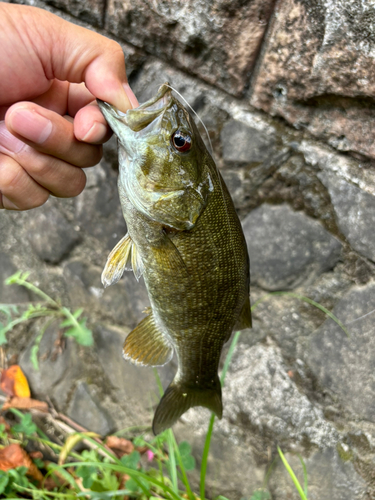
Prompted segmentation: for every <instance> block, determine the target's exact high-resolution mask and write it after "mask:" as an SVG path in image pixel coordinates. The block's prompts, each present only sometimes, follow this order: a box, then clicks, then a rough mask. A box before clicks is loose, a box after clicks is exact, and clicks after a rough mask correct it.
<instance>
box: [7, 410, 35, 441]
mask: <svg viewBox="0 0 375 500" xmlns="http://www.w3.org/2000/svg"><path fill="white" fill-rule="evenodd" d="M12 431H14V432H19V433H22V434H25V435H26V436H32V435H33V434H34V433H35V432H36V425H35V424H34V422H33V420H32V417H31V414H30V413H26V414H25V415H22V417H21V421H20V423H19V424H16V425H14V426H13V427H12Z"/></svg>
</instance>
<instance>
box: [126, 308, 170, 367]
mask: <svg viewBox="0 0 375 500" xmlns="http://www.w3.org/2000/svg"><path fill="white" fill-rule="evenodd" d="M123 355H124V358H125V359H127V360H129V361H131V362H132V363H134V364H136V365H144V366H161V365H165V364H166V363H168V361H170V360H171V359H172V356H173V348H172V346H171V344H170V343H169V341H168V340H167V338H166V336H165V335H164V334H163V333H162V332H161V331H160V330H159V328H158V326H157V325H156V323H155V319H154V316H153V314H152V313H151V314H150V315H149V316H147V317H146V318H144V319H143V320H142V321H141V322H140V323H139V325H138V326H136V327H135V328H134V330H133V331H132V332H130V333H129V335H128V336H127V338H126V340H125V343H124V351H123Z"/></svg>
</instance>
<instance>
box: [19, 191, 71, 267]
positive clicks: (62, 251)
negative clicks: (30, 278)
mask: <svg viewBox="0 0 375 500" xmlns="http://www.w3.org/2000/svg"><path fill="white" fill-rule="evenodd" d="M27 237H28V240H29V242H30V244H31V247H32V249H33V250H34V252H35V253H36V254H37V255H38V257H40V258H41V259H42V260H45V261H46V262H50V263H51V264H57V263H58V262H60V261H61V259H62V258H63V257H65V256H66V255H67V254H68V253H69V252H70V250H71V249H72V248H73V247H74V245H76V244H77V242H78V240H79V235H78V233H77V232H76V231H75V230H74V226H73V225H72V224H70V223H69V222H68V221H67V220H66V218H65V217H64V216H63V215H62V214H61V213H60V212H59V211H58V210H57V208H56V207H54V206H53V205H52V203H51V201H49V202H47V203H46V204H45V205H43V206H42V207H40V208H38V209H35V212H34V214H33V217H32V218H30V220H29V224H28V227H27Z"/></svg>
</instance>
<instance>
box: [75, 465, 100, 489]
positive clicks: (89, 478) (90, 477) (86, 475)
mask: <svg viewBox="0 0 375 500" xmlns="http://www.w3.org/2000/svg"><path fill="white" fill-rule="evenodd" d="M76 474H77V476H78V477H81V478H82V484H83V486H84V487H85V488H91V486H92V485H93V483H94V481H95V480H96V467H92V466H91V465H90V466H86V465H81V466H80V467H78V468H77V470H76Z"/></svg>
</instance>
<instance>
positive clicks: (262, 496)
mask: <svg viewBox="0 0 375 500" xmlns="http://www.w3.org/2000/svg"><path fill="white" fill-rule="evenodd" d="M250 500H271V495H270V494H269V492H268V491H266V490H258V491H255V492H254V493H253V494H252V495H251V497H250Z"/></svg>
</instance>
